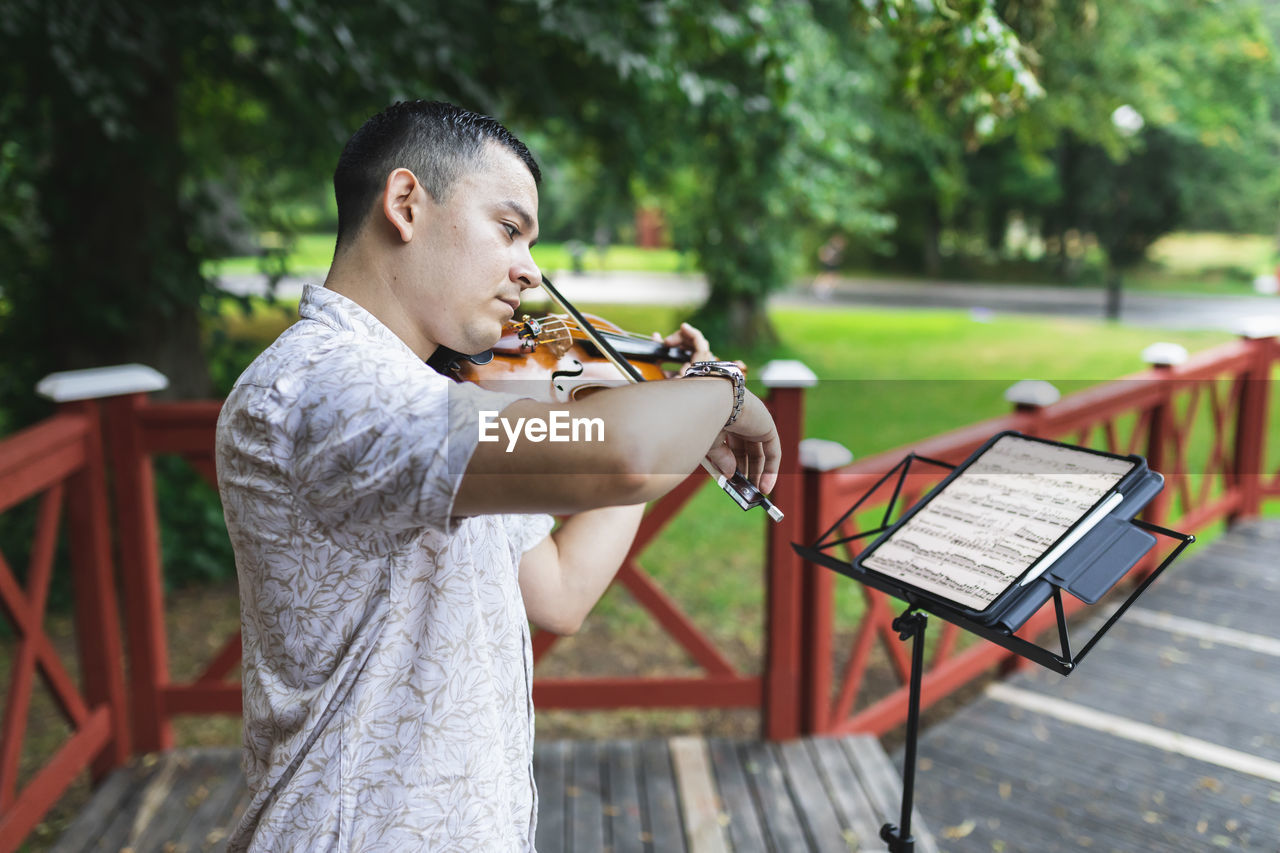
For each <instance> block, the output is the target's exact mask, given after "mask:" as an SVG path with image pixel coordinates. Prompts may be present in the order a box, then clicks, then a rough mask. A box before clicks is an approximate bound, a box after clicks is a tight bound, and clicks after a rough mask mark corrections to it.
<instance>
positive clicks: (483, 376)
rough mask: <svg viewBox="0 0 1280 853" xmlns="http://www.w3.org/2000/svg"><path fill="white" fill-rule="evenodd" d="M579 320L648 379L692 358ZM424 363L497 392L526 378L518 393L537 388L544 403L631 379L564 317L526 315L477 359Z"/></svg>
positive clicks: (599, 321) (601, 323) (600, 321)
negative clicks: (540, 389)
mask: <svg viewBox="0 0 1280 853" xmlns="http://www.w3.org/2000/svg"><path fill="white" fill-rule="evenodd" d="M582 316H583V317H585V318H586V319H587V321H588V322H589V323H590V324H591V326H592V328H593V329H595V330H596V332H597V333H598V334H600V335H601V336H603V337H604V338H605V339H606V340H607V341H608V342H609V344H610V345H611V346H612V347H613V348H614V350H615V351H616V352H617V353H618V354H620V355H622V356H623V357H624V358H625V359H626V360H627V361H628V362H630V363H631V366H632V367H633V368H635V370H636V371H638V372H639V373H640V375H641V376H642V377H643V378H644V379H645V380H646V381H647V380H653V379H667V378H669V377H670V376H672V375H673V374H672V373H670V372H668V371H667V370H664V369H663V367H662V365H663V364H666V363H673V362H678V363H681V364H683V363H686V362H688V361H689V359H690V358H691V357H692V355H693V353H691V352H690V351H689V350H687V349H683V348H680V347H671V346H667V345H666V344H665V343H663V342H662V341H657V340H654V339H652V338H646V337H644V336H643V335H637V334H633V333H631V332H627V331H624V330H623V329H621V328H619V327H618V326H616V325H614V324H612V323H610V322H609V321H608V320H605V319H604V318H602V317H598V316H596V315H594V314H584V315H582ZM428 363H429V364H431V366H432V367H435V368H436V369H437V370H439V371H440V372H441V373H444V374H445V375H446V376H450V377H452V378H454V379H457V380H459V381H461V382H473V383H475V384H477V385H479V386H480V387H482V388H486V387H487V388H491V389H493V390H495V391H503V390H510V389H511V388H512V387H513V386H511V385H507V384H506V383H507V382H508V381H510V380H515V379H519V380H525V382H524V384H522V385H521V386H520V387H521V391H522V392H524V391H527V390H529V389H535V390H536V389H537V388H539V387H541V388H542V389H543V391H542V392H541V393H540V394H538V395H537V396H536V399H539V400H541V401H542V402H544V403H565V402H570V401H573V400H581V399H582V398H583V397H585V396H587V395H588V394H590V393H592V392H593V391H598V390H600V389H601V388H608V387H611V386H616V385H619V384H627V383H628V382H629V381H630V380H629V379H628V378H626V377H624V376H623V375H622V374H621V373H619V372H618V368H617V367H615V366H614V364H613V362H612V361H610V360H609V357H608V356H607V355H605V354H604V353H603V352H601V351H600V348H599V347H598V346H596V344H595V342H594V341H593V340H592V339H591V337H590V336H589V335H588V333H587V332H585V331H584V330H583V329H582V327H580V326H579V325H578V322H577V321H576V320H575V319H574V318H573V317H571V316H569V315H568V314H550V315H547V316H545V317H538V318H534V317H530V316H529V315H528V314H526V315H524V317H522V318H521V319H520V320H518V321H517V320H510V321H508V322H507V323H506V325H505V326H503V330H502V337H500V338H499V339H498V342H497V343H496V344H494V345H493V348H492V349H491V350H489V351H488V352H486V353H481V354H480V355H478V356H463V355H460V354H458V353H453V352H452V351H449V352H448V354H445V355H441V354H439V353H437V356H433V357H432V361H429V362H428ZM441 367H443V368H444V369H443V370H441ZM543 383H545V384H543Z"/></svg>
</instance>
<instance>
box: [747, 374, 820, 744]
mask: <svg viewBox="0 0 1280 853" xmlns="http://www.w3.org/2000/svg"><path fill="white" fill-rule="evenodd" d="M761 373H762V375H761V380H762V381H763V382H764V385H765V387H766V388H768V389H769V395H768V404H769V411H770V413H771V414H772V415H773V420H774V423H775V424H776V425H777V427H778V437H779V438H780V439H781V444H782V468H781V470H780V472H779V476H778V484H777V486H776V487H775V488H774V490H773V493H772V494H771V495H770V499H771V500H772V501H773V503H774V504H775V505H776V506H777V507H778V508H779V509H780V510H782V511H783V512H784V513H786V516H785V517H784V518H783V519H782V521H780V522H777V523H773V522H767V524H768V528H767V532H766V534H765V541H766V546H765V548H766V563H765V598H766V608H767V610H766V616H765V622H766V625H765V663H764V696H763V705H762V707H761V709H760V712H761V714H760V715H761V728H762V730H763V734H764V737H765V738H767V739H769V740H785V739H787V738H793V737H796V736H797V735H799V734H800V708H801V702H802V698H803V696H802V694H803V691H802V683H801V657H802V652H801V636H802V625H801V618H800V616H801V598H802V594H803V581H804V578H803V575H802V574H801V568H802V566H801V561H800V558H799V557H798V556H797V555H796V553H795V551H793V550H792V548H791V543H792V542H798V541H800V539H801V537H802V535H803V525H804V516H805V513H804V509H803V506H802V498H803V491H802V488H801V474H800V459H799V455H800V438H801V436H802V435H803V434H804V389H805V388H808V387H810V386H813V385H815V384H817V381H818V380H817V377H816V376H814V374H813V371H811V370H810V369H809V368H808V367H806V366H804V365H803V364H801V363H800V362H798V361H771V362H769V363H768V364H766V365H765V366H764V369H763V371H762V372H761Z"/></svg>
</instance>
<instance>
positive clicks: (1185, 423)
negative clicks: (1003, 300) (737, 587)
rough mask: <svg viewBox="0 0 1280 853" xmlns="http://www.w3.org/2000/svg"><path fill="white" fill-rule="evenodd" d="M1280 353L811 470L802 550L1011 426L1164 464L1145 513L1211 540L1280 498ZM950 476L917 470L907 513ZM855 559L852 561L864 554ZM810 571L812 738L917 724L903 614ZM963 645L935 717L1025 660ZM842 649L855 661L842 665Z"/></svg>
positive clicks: (1239, 346) (946, 644)
mask: <svg viewBox="0 0 1280 853" xmlns="http://www.w3.org/2000/svg"><path fill="white" fill-rule="evenodd" d="M1278 355H1280V350H1278V348H1277V342H1276V340H1275V339H1274V338H1265V339H1257V340H1241V341H1237V342H1234V343H1231V344H1227V345H1224V346H1221V347H1218V348H1216V349H1213V350H1210V351H1208V352H1205V353H1202V354H1201V355H1199V356H1197V357H1195V358H1192V359H1190V360H1188V361H1187V362H1186V363H1184V364H1181V365H1177V366H1161V367H1153V368H1151V369H1150V370H1148V371H1145V372H1143V373H1140V374H1136V375H1134V376H1131V377H1128V378H1125V379H1121V380H1116V381H1114V382H1109V383H1106V384H1103V385H1099V386H1096V387H1094V388H1091V389H1088V390H1086V391H1083V392H1080V393H1078V394H1075V395H1072V396H1070V397H1067V398H1065V399H1063V400H1061V401H1060V402H1057V403H1054V404H1052V405H1048V406H1043V407H1038V406H1033V405H1023V406H1019V407H1018V408H1017V409H1016V410H1015V411H1014V412H1012V413H1011V414H1009V415H1007V416H1004V417H1000V418H996V419H993V420H990V421H986V422H983V423H979V424H974V425H972V426H969V427H965V428H964V429H960V430H957V431H955V432H951V433H947V434H945V435H940V436H937V437H934V438H931V439H929V440H927V441H923V442H921V443H919V444H917V445H914V446H912V447H908V448H902V449H899V450H894V451H890V452H888V453H882V454H880V455H878V456H874V457H871V458H868V459H865V460H861V461H859V462H857V463H855V464H853V465H849V466H847V467H844V468H841V469H839V470H835V471H816V470H806V472H805V476H804V480H805V484H804V494H805V497H804V510H803V515H804V518H805V532H804V534H803V536H802V539H803V541H805V542H814V541H816V539H817V537H818V536H819V535H821V533H822V532H823V531H825V530H827V529H828V528H829V527H830V526H831V525H833V524H835V523H836V521H837V519H839V517H840V516H841V515H843V514H844V513H845V511H846V510H848V509H849V507H850V506H852V504H853V503H854V501H856V500H857V499H858V498H859V497H861V496H862V495H863V494H864V493H865V492H866V491H867V490H868V489H870V488H872V486H873V485H874V484H875V483H876V481H877V480H879V479H880V478H881V477H882V476H883V475H884V474H885V473H886V472H887V471H889V470H890V469H891V468H893V466H894V465H896V464H897V463H898V462H900V461H901V460H902V458H903V457H904V456H905V455H906V453H907V452H908V451H910V450H914V451H916V452H917V453H918V454H920V455H922V456H926V457H930V458H934V459H939V460H941V461H944V462H950V463H957V462H959V461H961V460H963V459H964V458H965V457H967V456H968V455H969V454H970V453H972V452H973V451H974V450H975V449H977V447H978V446H979V445H980V444H982V442H983V441H985V440H986V439H987V438H989V437H990V436H992V435H994V434H995V433H997V432H999V431H1001V430H1005V429H1016V430H1020V431H1021V432H1024V433H1027V434H1030V435H1038V436H1042V437H1046V438H1057V439H1063V440H1067V441H1071V442H1073V443H1076V444H1081V445H1085V446H1092V447H1096V448H1099V449H1105V450H1111V451H1115V452H1121V453H1138V454H1140V455H1143V456H1145V457H1146V458H1147V460H1148V464H1149V465H1150V467H1151V468H1152V469H1153V470H1156V471H1159V472H1161V473H1163V474H1164V475H1165V478H1166V485H1165V489H1164V491H1163V492H1162V493H1161V495H1160V496H1159V497H1158V498H1157V499H1156V500H1155V501H1153V502H1152V504H1151V505H1150V506H1149V507H1148V510H1147V512H1146V513H1145V514H1144V517H1145V518H1146V519H1147V520H1149V521H1151V522H1153V523H1156V524H1161V525H1176V527H1177V528H1178V529H1180V530H1184V531H1199V530H1202V529H1204V528H1205V527H1206V526H1208V525H1210V524H1212V523H1214V522H1217V521H1221V520H1228V521H1230V520H1234V519H1236V518H1239V517H1242V516H1249V515H1254V514H1256V513H1257V512H1258V510H1259V505H1260V502H1261V501H1262V499H1263V498H1265V497H1276V496H1280V474H1277V473H1276V472H1275V471H1274V470H1272V471H1271V472H1270V473H1268V472H1267V471H1266V470H1265V469H1264V465H1263V462H1264V460H1263V456H1264V444H1265V439H1266V435H1267V409H1268V404H1269V400H1268V387H1269V380H1270V373H1271V366H1272V364H1273V362H1274V361H1275V360H1276V358H1277V356H1278ZM943 473H944V472H943V471H941V470H940V469H935V473H923V474H918V473H913V474H912V475H911V476H910V477H909V478H908V479H909V481H910V482H909V484H908V486H907V488H906V490H905V491H904V497H905V498H906V500H905V502H904V503H903V504H901V505H909V504H910V503H911V502H912V501H913V500H914V499H915V498H916V497H918V496H919V495H920V494H922V493H923V492H924V491H925V490H926V489H927V488H928V487H930V486H931V485H932V484H933V483H935V482H937V480H939V479H941V477H942V475H943ZM882 492H883V494H879V495H877V496H875V497H873V499H872V500H871V501H869V502H868V503H867V504H865V505H864V506H865V507H866V509H868V510H878V511H879V512H882V511H883V507H884V505H885V504H886V503H887V501H888V499H889V497H890V494H891V490H890V489H888V488H885V489H883V490H882ZM877 520H878V519H871V518H869V517H867V516H863V518H862V520H861V521H859V519H857V518H854V519H851V520H850V521H849V522H848V523H846V524H845V525H843V526H842V527H841V528H840V533H841V536H852V535H853V534H855V533H857V532H859V530H860V529H870V528H871V527H872V526H874V525H875V523H876V521H877ZM859 524H861V528H860V527H859ZM1157 553H1158V552H1153V553H1152V554H1151V555H1148V558H1147V559H1146V560H1144V561H1143V562H1141V563H1139V565H1138V566H1136V567H1135V569H1134V573H1133V575H1134V577H1135V578H1136V577H1139V576H1142V574H1143V573H1145V572H1149V571H1150V570H1151V569H1152V568H1153V567H1154V564H1155V559H1156V555H1157ZM846 554H847V556H849V557H852V556H853V554H854V551H852V550H848V551H847V552H846ZM801 572H802V574H803V577H804V582H803V584H804V591H803V596H802V597H803V601H804V605H803V618H802V620H801V622H802V625H803V629H802V631H803V637H802V640H801V641H800V643H799V646H800V648H802V649H803V650H804V665H803V670H804V679H805V681H804V684H803V687H802V690H801V698H800V710H799V712H798V713H799V716H800V718H801V719H802V728H803V730H804V731H807V732H813V733H831V734H836V733H845V732H855V731H858V732H872V733H876V734H882V733H884V732H886V731H888V730H890V729H892V728H894V727H895V726H897V725H899V724H901V723H903V722H904V721H905V720H906V713H907V705H906V697H907V687H906V683H907V676H908V671H909V666H910V662H909V660H908V658H907V653H906V649H905V648H904V644H903V643H902V642H901V641H899V639H898V637H897V634H896V632H895V631H893V630H892V628H891V627H890V623H891V622H892V620H893V618H894V616H895V615H897V611H899V610H901V609H902V606H901V605H900V604H899V603H897V602H895V601H894V600H892V599H890V598H888V597H887V596H884V595H883V594H881V593H879V592H876V591H874V590H870V589H868V588H866V587H863V586H861V585H859V584H855V583H842V582H841V581H840V580H838V579H837V578H836V576H835V575H833V574H832V573H831V572H829V571H827V570H826V569H823V568H820V567H817V566H814V565H811V564H805V565H804V566H803V567H802V569H801ZM837 585H839V589H840V592H841V593H842V594H855V595H859V596H861V598H862V605H863V613H862V616H861V618H860V620H859V622H858V624H857V626H856V628H854V629H853V630H852V636H851V637H841V638H839V639H837V636H836V633H835V626H834V609H835V595H836V591H837ZM1067 604H1068V610H1069V611H1074V610H1075V609H1078V608H1079V606H1080V605H1079V603H1078V602H1076V601H1075V600H1074V599H1068V600H1067ZM1053 620H1054V614H1053V612H1052V608H1045V609H1044V610H1042V611H1041V612H1040V613H1038V614H1036V616H1035V617H1033V618H1032V620H1031V621H1030V622H1029V623H1028V624H1027V626H1025V627H1024V628H1023V630H1022V631H1021V632H1020V634H1021V635H1024V636H1028V637H1033V636H1035V635H1036V634H1037V633H1039V632H1041V631H1043V630H1044V629H1045V628H1047V627H1049V626H1050V625H1052V624H1053ZM960 640H961V636H960V631H959V629H958V628H956V626H954V625H950V624H944V625H943V626H942V630H941V632H940V636H939V638H938V640H937V643H936V645H935V646H934V648H933V650H932V653H931V656H930V658H929V659H928V661H927V670H926V672H925V675H924V679H923V682H922V687H923V692H922V706H923V707H927V706H928V705H930V704H932V703H934V702H936V701H937V700H939V699H941V698H942V697H944V696H946V695H948V694H950V693H952V692H953V691H955V690H956V689H957V688H959V687H961V686H962V685H964V684H966V683H969V682H971V681H973V680H974V679H976V678H978V677H980V676H982V675H983V674H984V673H986V672H988V671H989V670H991V669H992V668H993V667H995V666H997V665H1001V664H1008V663H1010V662H1011V661H1012V653H1011V652H1008V651H1007V650H1005V649H1003V648H1001V647H999V646H995V645H992V644H989V643H979V644H976V645H970V646H967V647H965V648H960ZM877 646H879V648H880V649H881V650H882V653H883V654H884V656H885V657H887V659H888V662H889V665H890V670H891V671H892V673H893V675H894V676H895V680H896V682H897V686H896V687H895V688H892V689H889V690H883V689H882V690H880V691H879V692H878V693H875V694H874V695H872V693H873V691H872V690H871V689H870V688H869V687H868V684H867V673H868V670H869V669H870V668H871V666H872V662H873V653H874V652H875V651H876V649H877ZM837 652H839V657H841V658H843V662H842V664H841V665H840V666H839V667H837V666H836V659H837Z"/></svg>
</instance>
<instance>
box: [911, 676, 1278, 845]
mask: <svg viewBox="0 0 1280 853" xmlns="http://www.w3.org/2000/svg"><path fill="white" fill-rule="evenodd" d="M971 712H973V713H971ZM958 718H959V719H958ZM921 758H922V761H924V762H925V763H926V764H927V765H928V769H927V770H926V771H925V772H923V773H922V774H921V776H920V778H919V780H918V781H919V784H918V787H917V800H918V802H919V803H920V804H921V808H922V810H924V811H926V812H927V813H928V814H929V815H930V819H931V821H932V822H934V824H935V825H938V822H941V823H942V824H943V825H947V824H950V825H951V826H952V827H955V826H962V827H967V829H968V830H969V832H970V833H971V834H970V835H969V836H968V837H967V838H966V841H970V840H972V841H973V843H974V845H975V846H974V847H966V848H964V849H982V850H987V849H990V846H989V845H990V843H991V842H993V841H1000V842H1002V843H1005V844H1008V845H1010V848H1011V849H1044V850H1053V849H1062V847H1063V846H1064V845H1067V844H1070V845H1071V849H1075V847H1076V846H1085V845H1087V844H1093V845H1095V846H1096V845H1098V844H1102V843H1105V844H1106V846H1107V848H1108V849H1109V848H1115V849H1117V850H1125V851H1130V850H1131V851H1136V852H1139V851H1146V850H1153V849H1170V850H1174V849H1214V848H1215V847H1221V846H1224V845H1227V846H1230V847H1231V849H1258V850H1264V849H1269V848H1266V847H1256V846H1251V845H1256V844H1257V843H1259V842H1263V841H1270V842H1272V843H1273V842H1274V838H1275V837H1276V831H1277V828H1278V827H1277V819H1276V815H1275V803H1274V801H1273V799H1272V797H1273V796H1274V795H1275V794H1276V791H1275V786H1274V785H1273V784H1270V783H1266V782H1265V781H1263V780H1258V779H1254V778H1252V777H1245V776H1241V775H1238V774H1232V773H1230V772H1229V771H1223V770H1222V769H1221V768H1215V767H1212V766H1209V765H1204V764H1201V763H1199V762H1195V761H1193V760H1191V759H1187V758H1185V757H1183V756H1178V755H1171V754H1168V753H1161V752H1160V751H1159V750H1155V749H1153V748H1151V747H1147V746H1144V745H1142V744H1136V743H1132V742H1128V741H1124V740H1123V739H1117V738H1113V737H1110V736H1109V735H1105V734H1102V733H1099V732H1094V731H1091V730H1088V729H1079V728H1078V727H1073V726H1071V725H1069V724H1066V723H1062V722H1060V721H1058V720H1054V719H1052V718H1046V717H1042V716H1040V715H1036V714H1030V713H1026V712H1018V710H1017V709H1009V708H1003V709H1002V708H997V707H991V706H989V705H988V703H986V702H985V701H984V702H982V703H979V706H973V707H971V708H968V709H965V710H964V711H962V712H961V714H958V715H957V716H956V717H953V718H952V719H951V720H949V721H948V722H947V723H945V724H944V725H942V726H939V727H935V728H934V729H932V730H930V732H929V733H928V734H927V736H926V737H925V738H922V740H921ZM992 822H995V823H996V824H997V826H995V827H993V826H991V823H992ZM1215 839H1216V840H1215ZM1046 845H1047V846H1046ZM950 849H952V848H951V842H948V850H950Z"/></svg>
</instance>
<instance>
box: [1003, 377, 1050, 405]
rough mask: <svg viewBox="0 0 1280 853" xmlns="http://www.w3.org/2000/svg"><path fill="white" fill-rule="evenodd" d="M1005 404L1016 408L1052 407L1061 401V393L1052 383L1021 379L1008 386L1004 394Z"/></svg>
mask: <svg viewBox="0 0 1280 853" xmlns="http://www.w3.org/2000/svg"><path fill="white" fill-rule="evenodd" d="M1004 399H1005V400H1006V401H1007V402H1010V403H1013V404H1015V405H1018V406H1052V405H1053V404H1054V403H1056V402H1058V401H1059V400H1061V399H1062V393H1061V392H1060V391H1059V390H1058V389H1057V388H1055V387H1053V383H1052V382H1045V381H1044V380H1043V379H1023V380H1022V381H1020V382H1015V383H1013V384H1012V385H1010V386H1009V388H1008V389H1007V390H1006V391H1005V392H1004Z"/></svg>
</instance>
